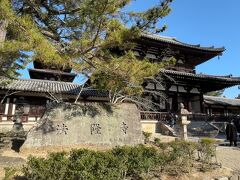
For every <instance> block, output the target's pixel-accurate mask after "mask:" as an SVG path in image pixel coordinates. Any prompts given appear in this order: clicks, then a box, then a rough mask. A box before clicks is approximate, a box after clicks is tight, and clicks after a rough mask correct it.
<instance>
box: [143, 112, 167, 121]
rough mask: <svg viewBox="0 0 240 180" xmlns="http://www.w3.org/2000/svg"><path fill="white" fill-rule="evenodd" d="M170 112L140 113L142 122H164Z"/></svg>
mask: <svg viewBox="0 0 240 180" xmlns="http://www.w3.org/2000/svg"><path fill="white" fill-rule="evenodd" d="M167 115H168V112H152V111H140V117H141V120H157V121H164V120H166V116H167Z"/></svg>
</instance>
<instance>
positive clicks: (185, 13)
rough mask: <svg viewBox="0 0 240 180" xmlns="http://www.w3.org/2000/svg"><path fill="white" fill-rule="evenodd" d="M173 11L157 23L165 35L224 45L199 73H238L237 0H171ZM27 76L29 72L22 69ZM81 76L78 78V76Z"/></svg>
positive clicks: (233, 91)
mask: <svg viewBox="0 0 240 180" xmlns="http://www.w3.org/2000/svg"><path fill="white" fill-rule="evenodd" d="M158 2H159V0H136V1H133V2H132V3H131V4H130V5H129V7H128V9H132V10H137V11H141V10H144V9H146V8H148V7H152V6H154V5H155V4H157V3H158ZM171 8H172V12H171V13H170V15H169V16H167V17H166V18H164V19H163V21H161V22H160V23H159V25H161V24H167V26H168V29H167V30H166V31H165V32H163V33H162V35H165V36H172V37H176V38H177V39H178V40H180V41H183V42H186V43H190V44H201V46H212V45H214V46H215V47H222V46H224V47H225V48H226V51H225V52H224V53H223V55H222V56H221V57H220V59H218V58H213V59H211V60H209V61H208V62H206V63H204V64H201V65H199V66H197V72H198V73H200V72H201V73H205V74H213V75H229V74H232V75H233V76H240V10H239V8H240V1H239V0H228V1H224V0H174V2H173V3H172V5H171ZM23 77H24V78H28V73H26V71H24V72H23ZM80 79H81V77H80ZM239 93H240V90H239V89H238V87H233V88H228V89H226V90H225V92H224V95H225V96H226V97H230V98H234V97H236V96H237V95H238V94H239Z"/></svg>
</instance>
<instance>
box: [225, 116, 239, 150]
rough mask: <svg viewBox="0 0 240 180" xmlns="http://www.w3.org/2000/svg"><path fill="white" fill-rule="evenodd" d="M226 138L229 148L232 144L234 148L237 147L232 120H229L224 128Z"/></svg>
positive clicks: (235, 130)
mask: <svg viewBox="0 0 240 180" xmlns="http://www.w3.org/2000/svg"><path fill="white" fill-rule="evenodd" d="M226 137H227V140H229V142H230V146H232V145H233V143H234V146H237V128H236V126H235V125H234V122H233V120H231V122H229V123H228V124H227V126H226Z"/></svg>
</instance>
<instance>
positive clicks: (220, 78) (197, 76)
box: [161, 69, 240, 84]
mask: <svg viewBox="0 0 240 180" xmlns="http://www.w3.org/2000/svg"><path fill="white" fill-rule="evenodd" d="M161 73H163V74H164V73H166V74H167V75H177V76H178V77H182V78H184V77H187V78H192V79H209V80H218V81H222V82H232V83H236V84H240V77H232V76H215V75H206V74H193V73H187V72H182V71H173V70H166V69H164V70H161Z"/></svg>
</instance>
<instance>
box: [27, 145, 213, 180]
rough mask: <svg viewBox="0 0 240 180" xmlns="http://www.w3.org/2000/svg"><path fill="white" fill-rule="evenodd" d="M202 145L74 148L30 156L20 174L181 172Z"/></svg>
mask: <svg viewBox="0 0 240 180" xmlns="http://www.w3.org/2000/svg"><path fill="white" fill-rule="evenodd" d="M201 143H202V142H201ZM201 143H200V144H197V143H192V142H184V141H175V142H171V143H168V144H161V143H160V142H158V143H157V147H156V146H155V147H153V146H151V147H149V146H146V145H138V146H135V147H130V146H123V147H116V148H114V149H112V150H109V151H106V152H99V151H92V150H87V149H75V150H72V151H71V152H69V153H66V152H59V153H51V154H49V156H48V157H47V158H37V157H30V158H29V159H28V162H27V164H26V165H25V166H24V167H23V169H22V173H23V174H24V176H25V177H26V178H27V179H38V180H45V179H48V180H63V179H64V180H81V179H82V180H117V179H142V178H143V177H145V178H146V177H150V176H151V177H154V176H155V175H156V174H157V175H158V176H159V174H161V173H162V172H168V173H169V172H174V173H182V172H186V171H190V170H191V167H193V163H194V162H195V161H196V158H195V156H194V155H195V154H194V153H195V152H196V151H197V150H198V149H199V145H201ZM208 145H209V144H208ZM208 147H210V146H206V148H208ZM206 148H205V146H204V148H203V149H204V150H206ZM176 170H177V171H176ZM155 177H156V176H155Z"/></svg>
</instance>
